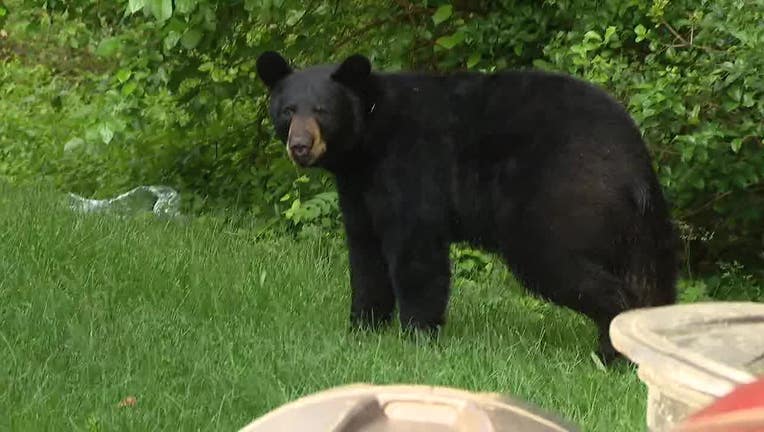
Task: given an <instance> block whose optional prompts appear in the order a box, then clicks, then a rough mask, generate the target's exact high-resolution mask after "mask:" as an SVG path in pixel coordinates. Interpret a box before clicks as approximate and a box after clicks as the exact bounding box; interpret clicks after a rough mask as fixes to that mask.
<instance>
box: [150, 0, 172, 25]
mask: <svg viewBox="0 0 764 432" xmlns="http://www.w3.org/2000/svg"><path fill="white" fill-rule="evenodd" d="M147 1H148V3H147V4H148V5H150V6H151V13H152V14H153V15H154V18H156V19H157V21H166V20H168V19H169V18H170V17H171V16H172V0H147Z"/></svg>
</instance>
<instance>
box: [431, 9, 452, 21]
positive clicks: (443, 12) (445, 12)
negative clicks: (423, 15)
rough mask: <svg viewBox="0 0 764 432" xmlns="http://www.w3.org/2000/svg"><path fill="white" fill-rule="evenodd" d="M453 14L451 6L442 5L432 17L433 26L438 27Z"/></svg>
mask: <svg viewBox="0 0 764 432" xmlns="http://www.w3.org/2000/svg"><path fill="white" fill-rule="evenodd" d="M453 13H454V8H453V6H451V5H450V4H449V5H443V6H441V7H439V8H438V9H437V10H436V11H435V13H434V14H433V15H432V22H434V23H435V25H438V24H440V23H442V22H443V21H445V20H447V19H449V18H450V17H451V15H452V14H453Z"/></svg>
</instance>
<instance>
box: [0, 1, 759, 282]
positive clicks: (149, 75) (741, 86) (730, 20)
mask: <svg viewBox="0 0 764 432" xmlns="http://www.w3.org/2000/svg"><path fill="white" fill-rule="evenodd" d="M6 5H7V9H8V11H10V12H9V13H8V14H7V19H6V23H5V24H3V25H4V26H6V28H7V29H8V32H9V35H10V36H9V38H8V40H9V41H11V43H10V46H11V48H10V49H8V48H7V46H8V45H9V44H8V43H5V42H4V45H6V47H5V49H0V53H5V54H0V55H2V57H3V58H4V59H5V60H3V61H4V63H3V66H4V67H3V71H2V72H1V73H2V74H3V75H2V77H3V80H2V84H0V92H2V94H3V101H2V102H0V104H2V106H1V107H2V108H3V112H4V113H7V114H5V116H6V117H5V119H6V121H5V124H6V125H10V127H6V128H5V130H4V131H3V132H2V133H0V141H2V142H0V144H2V150H0V151H2V156H3V161H2V162H0V175H1V176H4V177H7V178H12V179H14V180H16V181H21V180H24V179H28V178H32V177H37V176H40V175H43V176H47V177H50V178H53V179H55V181H56V183H57V184H58V185H59V187H60V188H61V189H65V190H72V191H75V192H80V193H84V194H88V195H106V194H112V193H114V192H115V191H117V190H118V189H124V188H126V187H131V186H134V185H135V184H138V183H148V182H151V183H165V184H169V185H171V186H174V187H176V188H178V189H180V190H181V191H182V192H183V193H184V196H186V197H190V198H192V199H189V200H187V201H186V204H187V207H188V208H189V209H190V210H193V211H203V210H206V209H211V208H220V207H226V208H229V209H242V210H245V211H247V212H249V213H253V214H255V215H257V216H259V217H261V218H262V219H263V220H264V221H267V222H269V223H270V224H271V225H270V226H273V225H274V223H275V224H276V225H281V226H290V227H294V228H298V229H303V228H306V227H310V228H311V229H314V228H316V227H322V229H325V228H337V227H338V226H339V225H338V216H337V208H336V195H335V194H334V192H333V186H332V184H331V180H330V179H329V178H328V177H327V176H326V175H324V174H322V173H320V172H315V171H300V170H297V169H295V168H294V167H293V166H292V165H291V164H290V163H289V161H288V160H287V159H286V158H285V156H284V151H283V148H282V146H281V144H280V143H278V142H277V141H276V140H275V138H274V136H273V133H272V131H271V128H270V124H269V121H268V119H267V115H266V110H265V103H266V99H265V94H264V89H263V88H262V86H261V85H260V83H259V82H258V80H257V79H256V77H255V73H254V63H255V60H256V58H257V55H258V54H259V53H260V52H262V51H263V50H265V49H277V50H279V51H282V52H283V53H285V55H286V56H288V57H289V58H292V59H294V61H295V63H297V64H298V65H305V64H311V63H316V62H326V61H337V60H340V59H341V58H342V57H344V56H346V55H348V54H350V53H352V52H361V53H364V54H366V55H368V56H369V57H370V58H371V59H372V61H373V62H374V65H375V67H376V68H378V69H385V70H398V69H403V68H415V69H420V70H438V71H449V70H457V69H471V70H482V71H493V70H497V69H501V68H505V67H515V68H527V67H537V68H542V69H549V70H555V71H563V72H566V73H570V74H573V75H576V76H580V77H583V78H585V79H587V80H589V81H592V82H594V83H596V84H598V85H601V86H603V87H604V88H606V89H607V90H609V91H610V92H611V93H612V94H614V95H615V96H616V97H617V98H618V99H619V100H620V101H622V103H624V105H625V106H627V108H628V109H629V111H630V112H631V113H632V114H633V115H634V117H635V119H636V120H637V122H638V123H639V126H640V128H641V130H642V131H643V133H644V136H645V138H646V140H647V142H648V144H649V146H650V149H651V151H652V153H653V155H654V156H655V165H656V170H657V171H658V174H659V176H660V179H661V182H662V184H663V185H664V187H665V190H666V194H667V197H668V198H669V199H670V201H671V202H672V204H673V207H674V209H675V216H676V218H677V219H678V221H679V225H680V226H681V227H683V238H684V240H685V246H686V247H685V252H686V253H685V258H686V262H687V265H688V270H690V269H695V268H697V269H698V270H704V267H703V266H702V265H700V264H704V263H706V264H708V265H710V266H712V267H713V266H715V265H716V262H717V261H719V260H723V261H726V262H735V261H737V262H740V263H741V265H745V266H746V267H751V266H754V267H756V268H764V261H763V260H764V256H762V255H761V250H762V249H763V248H764V224H762V223H761V221H762V220H763V219H764V183H763V182H762V176H764V151H762V150H764V148H763V147H764V144H763V143H762V141H763V137H764V122H762V118H764V76H763V75H762V74H761V73H760V72H759V71H761V70H764V56H762V55H761V53H762V52H764V26H762V25H761V22H764V1H762V0H749V1H743V0H718V1H709V0H702V1H690V0H674V1H668V0H654V1H652V2H642V1H637V0H626V1H616V0H603V1H597V2H591V1H584V0H545V1H543V2H525V1H520V0H495V1H486V0H473V1H469V0H467V1H464V0H463V1H453V2H448V1H424V0H421V1H396V2H377V1H371V0H368V1H367V0H349V1H343V2H338V1H328V0H323V1H311V2H298V1H293V0H268V1H254V0H244V1H217V0H182V1H181V0H176V1H171V0H129V1H128V0H117V1H114V2H101V1H96V0H76V1H68V2H53V1H48V2H46V3H45V5H46V7H45V8H40V7H32V6H29V5H28V2H23V1H20V0H16V1H8V2H6ZM21 40H24V42H23V43H22V42H20V41H21ZM14 41H15V42H14ZM14 44H16V45H14ZM51 54H55V55H51ZM35 64H37V65H35ZM51 125H56V127H51ZM698 233H703V234H701V235H699V234H698ZM714 268H715V267H714Z"/></svg>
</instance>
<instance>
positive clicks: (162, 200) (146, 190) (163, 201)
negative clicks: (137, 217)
mask: <svg viewBox="0 0 764 432" xmlns="http://www.w3.org/2000/svg"><path fill="white" fill-rule="evenodd" d="M69 206H70V207H71V208H72V209H73V210H76V211H80V212H83V213H92V212H103V211H106V212H115V213H121V214H132V213H139V212H142V211H151V212H153V213H154V214H155V215H157V216H162V217H176V216H180V194H179V193H178V192H177V191H176V190H175V189H173V188H171V187H168V186H138V187H136V188H134V189H131V190H129V191H127V192H125V193H123V194H121V195H118V196H116V197H114V198H109V199H101V200H96V199H89V198H83V197H81V196H79V195H76V194H73V193H69Z"/></svg>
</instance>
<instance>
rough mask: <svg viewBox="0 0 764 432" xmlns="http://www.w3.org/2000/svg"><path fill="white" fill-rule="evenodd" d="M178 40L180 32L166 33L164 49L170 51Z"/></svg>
mask: <svg viewBox="0 0 764 432" xmlns="http://www.w3.org/2000/svg"><path fill="white" fill-rule="evenodd" d="M179 40H180V33H178V32H174V31H171V32H169V33H167V36H165V38H164V49H165V50H167V51H170V50H171V49H173V48H175V45H177V44H178V41H179Z"/></svg>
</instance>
